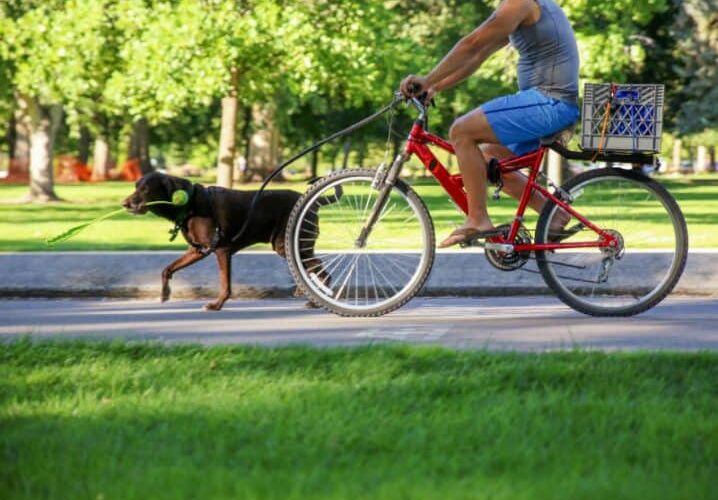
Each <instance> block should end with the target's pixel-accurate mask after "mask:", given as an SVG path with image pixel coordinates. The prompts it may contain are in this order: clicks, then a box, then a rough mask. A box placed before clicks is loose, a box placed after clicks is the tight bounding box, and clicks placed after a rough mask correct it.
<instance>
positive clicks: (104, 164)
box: [92, 131, 112, 181]
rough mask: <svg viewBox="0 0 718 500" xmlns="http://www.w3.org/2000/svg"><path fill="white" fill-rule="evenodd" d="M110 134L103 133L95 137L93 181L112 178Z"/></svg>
mask: <svg viewBox="0 0 718 500" xmlns="http://www.w3.org/2000/svg"><path fill="white" fill-rule="evenodd" d="M108 135H109V134H108V133H107V132H106V131H102V132H100V133H98V134H97V136H96V137H95V154H94V160H93V164H92V180H95V181H104V180H106V179H108V178H109V177H110V169H111V168H112V153H111V150H110V141H109V138H108Z"/></svg>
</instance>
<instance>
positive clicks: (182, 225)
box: [170, 184, 223, 257]
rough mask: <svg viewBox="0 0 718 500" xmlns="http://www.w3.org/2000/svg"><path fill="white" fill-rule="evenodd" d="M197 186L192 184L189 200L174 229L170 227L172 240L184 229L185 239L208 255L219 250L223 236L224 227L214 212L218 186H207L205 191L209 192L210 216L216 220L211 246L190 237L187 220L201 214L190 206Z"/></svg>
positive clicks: (204, 254) (200, 251) (181, 211)
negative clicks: (201, 243) (196, 241)
mask: <svg viewBox="0 0 718 500" xmlns="http://www.w3.org/2000/svg"><path fill="white" fill-rule="evenodd" d="M195 188H196V184H192V188H191V189H190V192H189V201H188V202H187V203H186V204H185V205H184V206H183V207H182V209H181V210H180V213H179V214H178V215H177V218H175V220H174V223H175V225H174V227H173V228H172V229H170V241H174V240H175V238H177V234H178V233H179V232H180V231H182V234H184V235H185V239H186V240H187V242H188V243H189V244H190V246H191V247H193V248H194V249H195V250H197V252H199V253H200V254H202V255H203V256H205V257H206V256H207V255H209V254H211V253H214V251H215V250H217V245H219V242H220V241H222V236H223V232H222V228H221V227H220V226H219V221H218V220H217V217H215V213H214V203H213V202H214V193H215V191H216V190H217V188H216V187H215V186H210V187H208V188H205V192H206V193H207V198H208V200H207V202H208V204H209V211H210V216H211V217H212V220H213V221H215V226H214V234H213V235H212V239H211V240H210V243H209V246H206V247H204V246H202V245H198V244H197V243H195V242H194V241H192V240H191V239H190V238H189V237H188V232H189V228H188V226H187V222H188V221H189V220H190V219H191V218H192V217H195V216H197V215H199V214H197V213H196V212H195V211H193V210H192V209H191V208H190V206H191V205H192V202H193V201H194V197H195V193H196V189H195Z"/></svg>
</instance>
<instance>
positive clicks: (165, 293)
mask: <svg viewBox="0 0 718 500" xmlns="http://www.w3.org/2000/svg"><path fill="white" fill-rule="evenodd" d="M171 293H172V290H171V289H170V286H169V284H168V283H165V284H164V285H162V295H161V296H160V302H167V301H168V300H170V294H171Z"/></svg>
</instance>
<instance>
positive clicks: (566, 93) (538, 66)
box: [509, 0, 579, 103]
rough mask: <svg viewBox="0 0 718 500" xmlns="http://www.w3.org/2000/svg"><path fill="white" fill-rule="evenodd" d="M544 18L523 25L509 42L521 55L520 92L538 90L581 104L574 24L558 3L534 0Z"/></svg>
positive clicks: (547, 0)
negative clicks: (529, 24) (572, 25)
mask: <svg viewBox="0 0 718 500" xmlns="http://www.w3.org/2000/svg"><path fill="white" fill-rule="evenodd" d="M534 1H535V2H536V3H537V4H538V5H539V7H540V8H541V18H540V19H539V21H538V22H537V23H536V24H532V25H531V26H519V28H518V29H517V30H516V31H514V32H513V33H512V34H511V35H510V36H509V40H510V41H511V45H513V46H514V47H515V48H516V50H518V52H519V75H518V77H519V89H520V90H527V89H530V88H532V87H535V88H536V89H538V90H539V91H541V92H543V93H544V94H546V95H548V96H549V97H554V98H556V99H559V100H561V101H566V102H571V103H578V66H579V60H578V47H577V46H576V38H575V36H574V33H573V28H572V27H571V23H569V21H568V18H567V17H566V14H564V12H563V10H561V7H559V6H558V5H557V4H556V2H554V0H534Z"/></svg>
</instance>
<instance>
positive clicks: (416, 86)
mask: <svg viewBox="0 0 718 500" xmlns="http://www.w3.org/2000/svg"><path fill="white" fill-rule="evenodd" d="M399 90H400V91H401V93H402V94H403V95H404V97H406V98H412V97H416V98H417V99H419V100H420V101H421V102H423V103H424V104H429V102H431V99H432V98H433V97H434V94H435V93H436V91H435V90H434V88H433V87H428V85H427V81H426V78H424V77H421V76H416V75H409V76H407V77H406V78H404V80H402V82H401V85H399Z"/></svg>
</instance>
